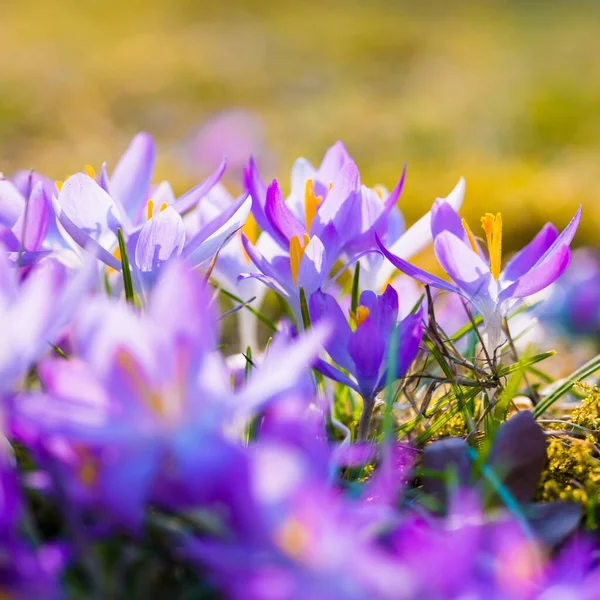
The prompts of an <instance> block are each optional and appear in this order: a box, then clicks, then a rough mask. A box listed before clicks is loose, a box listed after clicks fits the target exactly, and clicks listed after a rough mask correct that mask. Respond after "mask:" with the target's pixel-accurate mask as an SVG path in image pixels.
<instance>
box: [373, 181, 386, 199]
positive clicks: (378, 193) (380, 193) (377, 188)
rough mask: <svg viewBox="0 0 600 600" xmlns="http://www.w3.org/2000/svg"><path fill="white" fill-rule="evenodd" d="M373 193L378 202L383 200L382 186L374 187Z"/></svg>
mask: <svg viewBox="0 0 600 600" xmlns="http://www.w3.org/2000/svg"><path fill="white" fill-rule="evenodd" d="M373 191H374V192H375V193H376V194H377V197H378V198H379V199H380V200H383V192H384V188H383V186H381V185H376V186H375V187H374V188H373Z"/></svg>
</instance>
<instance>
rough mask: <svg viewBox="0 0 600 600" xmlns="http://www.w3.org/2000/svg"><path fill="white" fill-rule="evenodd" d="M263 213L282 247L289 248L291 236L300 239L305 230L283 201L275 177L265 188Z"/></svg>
mask: <svg viewBox="0 0 600 600" xmlns="http://www.w3.org/2000/svg"><path fill="white" fill-rule="evenodd" d="M265 214H266V217H267V219H268V221H269V224H270V226H271V227H270V231H272V233H273V234H274V237H275V238H276V239H277V241H278V242H279V243H280V244H281V245H282V246H283V248H285V249H287V248H289V245H290V240H291V239H292V238H293V237H298V238H299V239H300V240H301V239H302V237H303V236H304V234H305V232H306V230H305V228H304V225H302V223H300V221H298V219H297V218H296V217H295V216H294V213H292V211H291V210H290V209H289V207H288V206H287V205H286V204H285V202H284V201H283V195H282V194H281V189H280V188H279V184H278V183H277V180H276V179H275V180H273V182H272V183H271V185H270V186H269V187H268V188H267V201H266V203H265Z"/></svg>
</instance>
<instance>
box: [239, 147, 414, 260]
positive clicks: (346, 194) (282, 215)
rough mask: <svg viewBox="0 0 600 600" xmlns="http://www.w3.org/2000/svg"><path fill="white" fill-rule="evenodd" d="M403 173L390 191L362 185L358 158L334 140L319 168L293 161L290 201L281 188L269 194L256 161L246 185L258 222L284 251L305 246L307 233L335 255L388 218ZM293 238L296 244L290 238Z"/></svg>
mask: <svg viewBox="0 0 600 600" xmlns="http://www.w3.org/2000/svg"><path fill="white" fill-rule="evenodd" d="M404 175H405V174H404V173H402V176H401V177H400V181H399V182H398V185H397V186H396V187H395V188H394V190H393V191H392V192H391V193H390V194H388V195H387V196H385V197H380V195H379V194H378V191H379V190H370V189H369V188H367V187H366V186H364V185H361V183H360V175H359V172H358V168H357V166H356V164H355V162H354V161H353V160H352V158H351V157H350V155H349V154H348V152H347V150H346V148H345V146H344V144H343V143H342V142H336V143H335V144H334V145H333V146H332V147H331V148H329V149H328V150H327V152H326V153H325V156H324V157H323V161H322V162H321V165H320V166H319V168H318V169H315V168H314V167H313V166H312V165H311V164H310V162H308V161H307V160H306V159H304V158H299V159H298V160H297V161H296V162H295V163H294V166H293V167H292V176H291V184H292V185H291V188H292V189H291V193H290V196H289V198H288V201H287V202H284V201H283V196H282V194H281V192H278V193H269V190H268V188H267V187H266V186H265V185H264V183H263V182H262V181H261V179H260V176H259V174H258V171H257V169H256V166H255V164H254V161H253V160H251V161H250V164H249V166H248V168H247V169H246V172H245V177H244V185H245V187H246V189H247V191H248V193H249V194H250V195H251V196H252V213H253V215H254V217H255V218H256V221H257V223H258V225H259V226H260V228H261V229H262V230H263V231H266V232H268V233H269V235H271V236H272V237H273V238H274V239H275V240H276V241H277V242H278V243H279V244H280V245H281V246H282V248H283V249H284V250H285V251H289V250H290V244H291V243H294V244H299V245H300V246H301V247H304V246H306V243H307V242H305V240H304V236H305V235H307V236H308V238H309V239H310V238H312V237H313V236H317V237H319V238H321V240H322V241H323V243H324V244H325V246H326V248H327V249H328V251H329V252H331V255H332V256H336V257H337V256H338V255H340V254H342V253H344V252H345V251H346V249H347V247H348V246H349V245H350V244H351V243H358V242H359V241H360V240H361V239H363V238H365V237H366V236H368V235H369V234H370V233H371V232H372V231H374V230H375V229H377V227H378V226H379V225H380V224H381V223H382V222H383V221H384V220H385V219H386V216H387V214H388V213H389V212H390V210H391V209H392V208H393V207H394V206H395V205H396V203H397V202H398V198H399V197H400V193H401V191H402V187H403V185H404ZM380 193H381V192H380ZM325 231H327V233H325ZM294 238H297V241H296V242H292V240H293V239H294ZM324 238H327V243H325V241H324ZM290 253H291V252H290Z"/></svg>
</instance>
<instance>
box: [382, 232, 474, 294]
mask: <svg viewBox="0 0 600 600" xmlns="http://www.w3.org/2000/svg"><path fill="white" fill-rule="evenodd" d="M376 241H377V245H378V246H379V249H380V250H381V252H383V255H384V256H385V257H386V258H387V259H388V260H389V261H390V263H391V264H392V265H393V266H394V267H396V269H399V270H400V271H402V272H403V273H406V274H407V275H409V276H410V277H412V278H413V279H416V280H417V281H420V282H421V283H422V284H423V285H430V286H432V287H435V288H438V289H440V290H446V291H448V292H456V293H458V294H461V295H463V293H462V291H461V290H460V289H459V288H457V287H456V286H454V285H452V284H451V283H449V282H448V281H444V280H443V279H440V278H439V277H436V276H435V275H432V274H431V273H427V271H423V269H419V268H418V267H415V266H414V265H411V264H410V263H409V262H406V261H405V260H403V259H402V258H400V257H398V256H394V255H393V254H392V253H391V252H389V251H388V250H387V249H386V247H385V246H384V245H383V244H382V243H381V240H380V239H379V237H377V238H376Z"/></svg>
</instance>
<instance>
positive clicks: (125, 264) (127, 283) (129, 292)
mask: <svg viewBox="0 0 600 600" xmlns="http://www.w3.org/2000/svg"><path fill="white" fill-rule="evenodd" d="M117 238H118V239H119V252H120V253H121V265H122V266H121V272H122V273H123V287H124V288H125V299H126V300H127V302H129V304H135V295H134V292H133V279H132V278H131V268H130V266H129V257H128V256H127V247H126V246H125V239H124V238H123V232H122V231H121V228H120V227H119V228H118V229H117Z"/></svg>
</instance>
